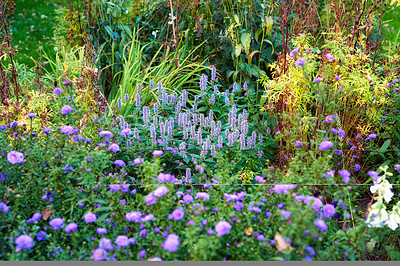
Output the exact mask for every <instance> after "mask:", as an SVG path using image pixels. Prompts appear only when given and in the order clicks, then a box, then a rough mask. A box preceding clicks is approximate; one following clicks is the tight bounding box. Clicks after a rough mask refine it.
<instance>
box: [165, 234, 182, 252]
mask: <svg viewBox="0 0 400 266" xmlns="http://www.w3.org/2000/svg"><path fill="white" fill-rule="evenodd" d="M179 244H180V243H179V237H178V236H177V235H175V234H170V235H168V237H167V239H165V241H164V249H165V250H166V251H169V252H175V251H177V250H178V247H179Z"/></svg>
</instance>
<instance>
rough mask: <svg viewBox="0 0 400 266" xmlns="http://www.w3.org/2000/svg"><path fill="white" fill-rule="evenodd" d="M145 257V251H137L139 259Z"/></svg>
mask: <svg viewBox="0 0 400 266" xmlns="http://www.w3.org/2000/svg"><path fill="white" fill-rule="evenodd" d="M145 256H146V250H144V249H143V250H141V251H139V257H140V258H144V257H145Z"/></svg>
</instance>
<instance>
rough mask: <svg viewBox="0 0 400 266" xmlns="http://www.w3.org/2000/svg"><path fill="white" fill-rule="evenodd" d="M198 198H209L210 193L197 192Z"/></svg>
mask: <svg viewBox="0 0 400 266" xmlns="http://www.w3.org/2000/svg"><path fill="white" fill-rule="evenodd" d="M196 198H198V199H202V200H209V199H210V195H209V194H208V193H206V192H197V193H196Z"/></svg>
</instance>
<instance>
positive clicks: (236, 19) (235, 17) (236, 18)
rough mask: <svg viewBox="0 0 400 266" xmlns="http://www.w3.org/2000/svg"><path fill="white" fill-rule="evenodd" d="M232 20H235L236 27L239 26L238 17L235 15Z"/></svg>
mask: <svg viewBox="0 0 400 266" xmlns="http://www.w3.org/2000/svg"><path fill="white" fill-rule="evenodd" d="M233 18H234V19H235V21H236V24H237V25H236V26H238V25H240V20H239V16H238V15H236V14H234V15H233Z"/></svg>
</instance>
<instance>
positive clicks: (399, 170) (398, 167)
mask: <svg viewBox="0 0 400 266" xmlns="http://www.w3.org/2000/svg"><path fill="white" fill-rule="evenodd" d="M394 167H395V168H396V170H397V172H399V173H400V164H396V165H395V166H394Z"/></svg>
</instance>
